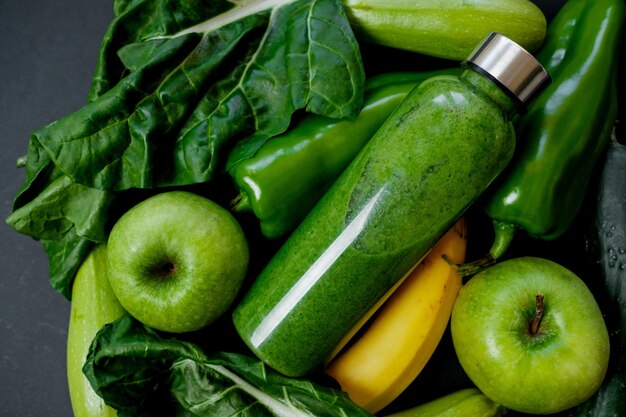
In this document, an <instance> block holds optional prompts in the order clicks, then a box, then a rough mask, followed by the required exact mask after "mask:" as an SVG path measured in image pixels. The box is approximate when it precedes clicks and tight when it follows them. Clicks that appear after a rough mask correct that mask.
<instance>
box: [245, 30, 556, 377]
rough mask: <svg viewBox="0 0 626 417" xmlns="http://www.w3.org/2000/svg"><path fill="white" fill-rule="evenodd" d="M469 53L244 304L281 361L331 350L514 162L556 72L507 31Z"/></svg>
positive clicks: (310, 220) (269, 358)
mask: <svg viewBox="0 0 626 417" xmlns="http://www.w3.org/2000/svg"><path fill="white" fill-rule="evenodd" d="M463 65H464V66H465V70H464V71H463V73H462V75H461V76H459V77H456V76H440V77H434V78H431V79H429V80H428V81H425V82H424V83H422V84H421V85H420V86H419V87H418V88H416V89H414V90H413V91H411V92H410V93H409V95H408V96H407V97H406V99H405V100H404V101H403V102H402V103H401V104H400V105H399V106H398V108H397V109H396V110H395V111H394V112H393V113H392V115H391V116H390V117H389V119H388V120H387V121H386V122H385V123H384V124H383V126H382V127H381V128H380V130H379V131H378V132H377V133H376V134H375V135H374V137H373V138H372V139H371V140H370V142H369V143H368V144H367V145H366V147H365V148H364V149H363V150H362V151H361V152H360V153H359V154H358V155H357V157H356V158H355V160H354V161H353V162H352V163H351V164H350V165H349V166H348V168H347V169H346V170H345V171H344V173H343V174H342V175H341V177H340V178H339V179H338V180H337V181H336V183H334V184H333V186H332V187H331V189H330V190H329V191H328V192H327V193H326V194H325V195H324V197H323V198H322V200H321V201H320V202H319V203H318V204H317V205H316V206H315V208H314V209H313V211H312V212H311V213H310V215H309V216H307V218H306V219H305V220H304V221H303V222H302V224H301V225H300V226H299V227H298V228H297V229H296V231H295V232H294V233H293V234H292V235H291V236H290V237H289V239H288V240H287V241H286V242H285V244H284V245H283V246H282V247H281V248H280V249H279V251H278V252H277V253H276V255H275V256H274V257H273V258H272V259H271V260H270V262H269V263H268V265H267V266H266V267H265V268H264V270H263V271H262V272H261V274H260V275H259V277H257V279H256V280H255V282H254V283H253V285H252V287H251V288H250V289H249V291H248V292H247V294H245V296H244V298H243V300H242V301H241V303H240V304H239V305H238V306H237V308H236V309H235V311H234V313H233V320H234V323H235V327H236V329H237V331H238V332H239V334H240V336H241V337H242V339H243V340H244V341H245V342H246V344H247V345H248V346H249V347H250V348H251V349H252V351H253V352H254V353H255V354H256V355H257V356H258V357H259V358H261V359H262V360H264V361H265V362H266V363H267V364H269V365H270V366H271V367H273V368H274V369H276V370H278V371H280V372H282V373H284V374H286V375H289V376H302V375H305V374H307V373H310V372H312V371H314V370H316V369H317V368H319V367H320V366H322V365H323V364H324V363H325V362H326V361H328V360H329V359H330V358H331V357H332V356H333V355H334V354H335V353H336V352H337V351H338V350H339V349H340V348H341V346H342V345H343V344H344V343H345V342H346V341H347V340H348V339H349V338H350V337H351V336H352V335H353V334H354V333H355V332H356V330H357V329H358V327H359V326H360V325H361V324H362V323H363V322H364V321H365V320H366V319H367V318H368V317H369V316H370V315H371V314H372V312H373V311H374V310H375V309H376V308H377V306H379V305H380V304H381V303H382V301H383V300H384V299H385V298H386V296H387V295H388V294H389V293H390V292H391V291H392V290H393V289H394V288H395V287H396V286H397V285H399V283H400V282H401V281H402V279H403V277H405V276H406V274H407V273H408V272H409V271H410V270H411V268H412V267H413V266H414V265H415V264H416V262H418V261H419V260H420V259H422V258H423V257H424V256H425V255H426V254H427V253H428V251H429V250H430V249H431V248H432V247H433V246H434V245H435V243H436V242H437V241H438V240H439V239H440V238H441V237H442V236H443V235H444V234H445V232H446V231H447V230H448V229H449V228H450V227H452V225H453V224H454V222H455V221H456V220H457V219H459V217H461V216H462V215H463V213H464V212H465V211H466V209H467V208H468V207H469V206H470V205H471V204H472V203H473V202H474V201H475V200H476V199H477V198H478V197H479V196H480V194H481V193H482V192H483V191H484V190H485V189H486V188H487V186H488V185H489V184H490V183H491V182H492V181H493V180H494V179H495V178H496V176H497V175H498V174H499V173H500V172H501V171H502V170H503V169H504V167H505V166H506V164H507V163H508V162H509V160H510V158H511V156H512V153H513V148H514V145H515V135H514V130H513V126H512V124H511V122H510V120H511V118H512V117H513V116H514V115H515V114H516V113H517V111H518V110H519V109H520V107H523V106H524V104H525V103H527V102H528V101H529V100H531V99H532V98H533V97H534V96H535V95H536V94H537V93H538V92H539V91H540V90H541V89H542V88H543V86H544V85H545V84H546V82H547V81H548V80H549V76H548V74H547V73H546V72H545V70H544V69H543V68H542V67H541V65H540V64H539V63H538V62H537V61H536V60H535V59H534V57H532V55H530V54H529V53H528V52H527V51H525V50H524V49H523V48H522V47H520V46H519V45H517V44H516V43H514V42H513V41H511V40H510V39H508V38H506V37H504V36H502V35H499V34H496V33H492V34H490V35H489V36H488V37H487V38H486V39H485V40H484V41H483V43H481V45H479V46H478V47H477V48H476V50H475V51H474V52H473V53H472V54H471V55H470V57H469V58H468V60H467V61H466V62H465V63H464V64H463Z"/></svg>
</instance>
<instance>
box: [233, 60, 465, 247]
mask: <svg viewBox="0 0 626 417" xmlns="http://www.w3.org/2000/svg"><path fill="white" fill-rule="evenodd" d="M454 74H457V75H458V74H460V69H457V68H451V69H441V70H434V71H428V72H410V73H388V74H381V75H377V76H374V77H372V78H371V79H369V80H368V83H367V85H366V90H365V103H364V106H363V108H362V110H361V112H360V114H359V115H358V117H357V118H356V119H354V120H347V119H342V120H336V119H329V118H326V117H322V116H318V115H313V114H310V115H307V116H305V117H304V118H303V119H302V120H301V121H300V122H299V123H298V124H297V125H296V126H295V127H293V128H291V129H290V130H289V131H287V132H286V133H285V134H282V135H280V136H277V137H275V138H273V139H272V140H270V141H268V142H266V143H265V144H264V145H263V146H262V147H261V148H260V149H259V150H258V152H257V153H256V154H255V155H254V156H253V157H251V158H248V159H244V160H242V161H239V162H238V163H236V164H235V165H234V166H233V167H232V168H231V169H230V170H229V173H230V175H231V177H232V179H233V181H234V183H235V185H236V186H237V188H238V189H239V190H240V194H239V196H238V197H237V198H236V199H235V200H234V201H233V206H232V208H233V210H234V211H236V212H246V211H250V210H251V211H253V212H254V214H255V216H256V217H257V218H258V219H259V221H260V225H261V231H262V233H263V235H264V236H265V237H266V238H268V239H277V238H280V237H282V236H284V235H286V234H287V233H288V232H290V231H291V230H293V229H294V228H295V227H296V226H297V225H298V224H299V223H300V221H301V220H302V219H304V217H305V216H306V215H307V214H308V212H309V211H310V210H311V209H312V208H313V206H314V205H315V204H316V203H317V201H318V200H319V199H320V198H321V197H322V195H323V194H324V192H325V191H326V190H327V189H328V187H330V185H331V184H332V183H333V182H334V181H335V179H336V178H337V177H338V176H339V174H341V172H342V171H343V170H344V169H345V168H346V166H348V164H349V163H350V162H351V161H352V159H353V158H354V157H355V156H356V154H357V153H358V152H359V151H360V150H361V148H362V147H363V146H364V145H365V144H366V143H367V142H368V141H369V139H370V137H372V136H373V134H374V133H375V132H376V131H377V130H378V128H379V127H380V126H381V125H382V123H383V122H384V121H385V119H387V117H388V116H389V115H390V114H391V112H392V111H393V110H394V109H395V108H396V106H397V105H398V104H399V103H400V102H401V101H402V100H403V99H404V97H405V96H406V95H407V94H408V92H409V91H410V90H412V89H413V88H414V87H415V86H416V85H417V84H419V83H421V82H422V81H424V80H426V79H428V78H430V77H433V76H436V75H454Z"/></svg>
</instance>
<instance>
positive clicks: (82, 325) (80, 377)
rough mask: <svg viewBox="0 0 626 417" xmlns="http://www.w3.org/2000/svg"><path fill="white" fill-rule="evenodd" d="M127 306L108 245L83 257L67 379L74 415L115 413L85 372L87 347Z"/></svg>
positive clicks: (75, 295)
mask: <svg viewBox="0 0 626 417" xmlns="http://www.w3.org/2000/svg"><path fill="white" fill-rule="evenodd" d="M123 314H124V309H123V308H122V306H121V305H120V303H119V302H118V301H117V298H115V295H114V294H113V290H111V287H110V286H109V281H108V279H107V275H106V247H105V246H104V245H102V246H98V247H96V248H95V249H93V251H92V252H91V253H90V254H89V256H88V257H87V258H86V259H85V260H84V261H83V263H82V265H81V266H80V268H79V270H78V272H77V273H76V278H75V280H74V284H73V288H72V306H71V310H70V323H69V328H68V335H67V379H68V385H69V390H70V399H71V402H72V409H73V410H74V416H75V417H96V416H98V417H112V416H116V415H117V412H116V411H115V410H114V409H112V408H110V407H109V406H107V405H106V404H105V403H104V401H103V400H102V398H100V397H99V396H98V395H97V394H96V393H95V392H94V391H93V389H92V388H91V385H90V384H89V381H87V378H86V377H85V375H84V374H83V372H82V368H83V364H84V362H85V357H86V356H87V351H88V350H89V346H90V345H91V341H92V340H93V338H94V336H95V335H96V333H97V332H98V330H100V328H101V327H102V326H103V325H104V324H106V323H109V322H112V321H114V320H115V319H117V318H119V317H121V316H122V315H123Z"/></svg>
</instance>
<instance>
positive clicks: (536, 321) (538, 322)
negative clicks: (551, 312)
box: [530, 294, 544, 336]
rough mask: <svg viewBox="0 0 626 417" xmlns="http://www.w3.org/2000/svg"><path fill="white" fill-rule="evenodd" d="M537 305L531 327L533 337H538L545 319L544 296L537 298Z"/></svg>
mask: <svg viewBox="0 0 626 417" xmlns="http://www.w3.org/2000/svg"><path fill="white" fill-rule="evenodd" d="M535 303H536V307H535V318H534V319H533V321H532V323H531V325H530V334H531V335H532V336H534V335H536V334H537V332H538V331H539V325H541V319H542V318H543V310H544V307H543V295H541V294H537V295H536V296H535Z"/></svg>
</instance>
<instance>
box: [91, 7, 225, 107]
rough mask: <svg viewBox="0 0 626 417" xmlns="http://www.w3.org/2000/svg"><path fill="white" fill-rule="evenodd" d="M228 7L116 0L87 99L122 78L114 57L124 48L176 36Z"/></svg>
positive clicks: (102, 91) (122, 67) (109, 87)
mask: <svg viewBox="0 0 626 417" xmlns="http://www.w3.org/2000/svg"><path fill="white" fill-rule="evenodd" d="M231 7H232V4H231V3H229V2H228V1H226V0H115V1H114V2H113V12H114V13H115V19H114V20H113V22H111V24H110V25H109V28H108V29H107V31H106V33H105V35H104V37H103V39H102V43H101V45H100V52H99V55H98V65H97V67H96V71H95V74H94V77H93V80H92V84H91V91H90V92H89V100H90V101H91V100H94V99H96V98H98V97H100V96H101V95H102V94H104V93H105V92H107V91H109V90H110V89H111V88H113V86H115V84H117V83H118V82H119V81H120V80H121V79H122V78H123V76H124V75H125V68H124V65H122V63H121V61H120V60H119V59H118V57H117V52H118V50H119V49H121V48H122V47H123V46H125V45H128V44H130V43H134V42H139V41H142V40H144V39H148V38H151V37H155V36H163V35H171V34H174V33H177V32H179V31H180V30H182V29H184V28H186V27H188V26H191V25H194V24H196V23H198V22H201V21H204V20H206V19H209V18H211V17H213V16H216V15H217V14H219V13H222V12H224V11H226V10H228V9H229V8H231Z"/></svg>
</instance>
